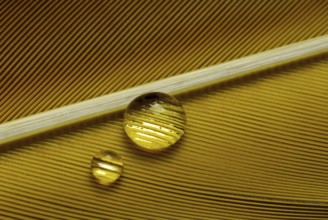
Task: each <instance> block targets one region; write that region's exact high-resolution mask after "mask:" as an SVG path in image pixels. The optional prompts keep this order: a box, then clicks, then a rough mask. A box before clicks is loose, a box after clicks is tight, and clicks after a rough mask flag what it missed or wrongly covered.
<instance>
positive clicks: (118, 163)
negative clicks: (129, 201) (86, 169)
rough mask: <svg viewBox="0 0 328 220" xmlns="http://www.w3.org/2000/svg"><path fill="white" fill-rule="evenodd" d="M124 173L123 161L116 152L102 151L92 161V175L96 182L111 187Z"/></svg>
mask: <svg viewBox="0 0 328 220" xmlns="http://www.w3.org/2000/svg"><path fill="white" fill-rule="evenodd" d="M122 172H123V161H122V158H121V156H120V155H119V154H117V153H116V152H114V151H100V152H98V153H96V154H95V155H94V156H93V158H92V161H91V173H92V175H93V177H94V178H95V179H96V181H97V182H98V183H100V184H102V185H106V186H109V185H111V184H112V183H114V182H115V181H116V180H117V179H118V178H119V177H120V176H121V174H122Z"/></svg>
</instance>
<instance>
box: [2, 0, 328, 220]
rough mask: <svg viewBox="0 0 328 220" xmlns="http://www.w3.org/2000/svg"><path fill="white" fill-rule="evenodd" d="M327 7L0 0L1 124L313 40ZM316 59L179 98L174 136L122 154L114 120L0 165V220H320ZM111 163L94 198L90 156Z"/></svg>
mask: <svg viewBox="0 0 328 220" xmlns="http://www.w3.org/2000/svg"><path fill="white" fill-rule="evenodd" d="M326 11H327V2H326V1H222V2H219V1H201V2H198V1H145V2H143V1H112V2H109V1H98V2H91V1H43V2H39V1H1V2H0V37H1V40H0V45H1V47H0V48H1V53H0V58H1V59H0V66H1V67H0V68H1V70H0V71H1V72H0V117H1V122H5V121H10V120H13V119H16V118H20V117H24V116H27V115H30V114H34V113H37V112H42V111H46V110H49V109H52V108H56V107H59V106H63V105H67V104H70V103H75V102H79V101H81V100H85V99H89V98H93V97H97V96H100V95H102V94H108V93H110V92H113V91H117V90H121V89H124V88H128V87H132V86H135V85H140V84H143V83H146V82H149V81H154V80H157V79H160V78H165V77H169V76H172V75H175V74H180V73H183V72H186V71H190V70H194V69H198V68H202V67H206V66H209V65H213V64H217V63H221V62H224V61H227V60H232V59H235V58H239V57H243V56H246V55H249V54H254V53H257V52H260V51H265V50H268V49H271V48H275V47H278V46H281V45H286V44H289V43H292V42H297V41H301V40H304V39H309V38H312V37H316V36H320V35H324V34H327V33H328V30H327V27H328V25H327V19H326V18H327V15H326V14H325V13H326ZM327 69H328V59H327V56H324V57H318V58H316V59H313V60H307V61H306V62H300V63H297V64H295V65H292V66H288V67H284V68H280V69H274V70H271V71H268V72H264V73H261V74H259V75H258V76H254V77H251V78H249V79H243V80H240V81H234V82H231V83H228V84H225V85H222V86H218V87H213V88H210V89H204V90H202V91H199V92H197V93H193V94H186V95H184V96H181V97H179V98H180V100H181V101H182V103H183V105H184V108H185V110H186V114H187V127H186V131H185V136H184V137H183V138H182V140H181V141H180V142H179V143H178V145H177V146H175V148H172V150H170V151H169V152H166V153H165V154H158V155H157V154H155V155H154V154H149V153H144V152H142V151H139V150H137V149H135V148H134V145H133V144H132V143H131V142H130V141H129V139H128V138H127V137H126V136H125V134H124V131H123V125H122V115H117V116H115V118H107V119H103V120H97V121H94V122H92V123H89V124H88V125H84V126H81V127H79V126H75V127H74V128H71V129H69V128H67V129H66V130H65V129H63V131H57V132H56V133H53V134H49V135H46V136H40V137H38V139H39V140H38V141H34V142H32V143H29V144H26V145H24V146H21V145H20V146H15V147H13V148H12V149H9V150H6V151H5V152H2V153H1V154H0V157H1V158H0V179H1V181H0V218H1V219H36V218H37V219H298V220H299V219H327V218H328V175H327V174H328V165H327V164H328V104H327V103H328V74H327ZM106 149H112V150H115V151H117V152H118V153H120V154H121V155H122V156H123V160H124V164H125V168H124V174H123V176H122V178H121V179H120V180H119V181H118V182H117V183H115V184H114V185H113V186H112V187H110V188H108V189H104V188H102V187H99V185H98V184H96V183H95V182H94V181H93V180H92V177H91V175H90V161H91V159H92V156H93V155H94V154H95V153H96V152H98V151H99V150H106Z"/></svg>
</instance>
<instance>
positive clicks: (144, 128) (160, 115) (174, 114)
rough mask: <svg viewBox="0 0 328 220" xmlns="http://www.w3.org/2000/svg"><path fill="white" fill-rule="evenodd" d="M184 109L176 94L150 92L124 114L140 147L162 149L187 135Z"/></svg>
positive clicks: (129, 133) (132, 104)
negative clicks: (185, 133)
mask: <svg viewBox="0 0 328 220" xmlns="http://www.w3.org/2000/svg"><path fill="white" fill-rule="evenodd" d="M185 123H186V116H185V112H184V109H183V107H182V105H181V104H180V102H179V101H178V100H177V99H175V98H174V97H172V96H170V95H167V94H164V93H158V92H153V93H148V94H145V95H142V96H139V97H137V98H136V99H134V100H133V101H132V102H131V103H130V104H129V106H128V108H127V109H126V111H125V114H124V130H125V132H126V134H127V135H128V136H129V138H130V139H131V140H132V141H133V142H134V143H136V144H137V145H138V146H139V147H141V148H142V149H144V150H148V151H159V150H163V149H166V148H168V147H169V146H171V145H173V144H175V143H176V142H177V141H178V140H179V139H180V138H181V136H182V135H183V133H184V128H185Z"/></svg>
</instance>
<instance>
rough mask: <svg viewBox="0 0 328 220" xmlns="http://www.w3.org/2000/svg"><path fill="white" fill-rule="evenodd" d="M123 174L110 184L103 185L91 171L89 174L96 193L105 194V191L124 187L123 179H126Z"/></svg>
mask: <svg viewBox="0 0 328 220" xmlns="http://www.w3.org/2000/svg"><path fill="white" fill-rule="evenodd" d="M123 174H124V173H123ZM123 174H122V175H121V177H120V178H118V179H117V180H116V181H115V182H114V183H112V184H110V185H102V184H100V183H99V182H98V181H97V180H96V179H95V178H94V177H93V176H92V174H91V173H90V174H89V186H90V187H91V189H92V190H93V191H94V192H96V193H102V194H104V193H105V191H107V192H109V193H110V192H116V191H117V190H119V189H120V188H121V187H122V181H124V180H123V179H124V176H123Z"/></svg>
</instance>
